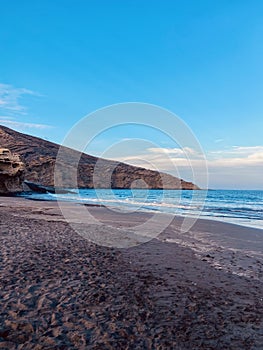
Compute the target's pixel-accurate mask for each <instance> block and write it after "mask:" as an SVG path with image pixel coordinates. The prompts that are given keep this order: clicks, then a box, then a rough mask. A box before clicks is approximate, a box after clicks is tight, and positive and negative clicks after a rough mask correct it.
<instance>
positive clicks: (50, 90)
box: [0, 0, 263, 189]
mask: <svg viewBox="0 0 263 350" xmlns="http://www.w3.org/2000/svg"><path fill="white" fill-rule="evenodd" d="M262 18H263V2H262V1H261V0H251V1H247V0H221V1H211V0H199V1H196V0H184V1H181V0H166V1H161V0H151V1H150V0H133V1H131V0H126V1H123V0H110V1H109V0H108V1H106V0H97V1H94V0H93V1H91V0H74V1H73V0H52V1H51V0H45V1H40V0H39V1H36V0H24V1H20V0H13V1H2V2H1V4H0V48H1V54H0V124H2V125H6V126H8V127H10V128H13V129H15V130H18V131H22V132H25V133H28V134H31V135H35V136H39V137H42V138H44V139H46V140H49V141H53V142H57V143H61V142H63V139H64V138H65V136H66V135H67V134H68V132H69V131H70V130H71V129H72V128H73V126H74V125H75V124H76V123H78V122H79V120H81V119H82V118H83V117H85V116H87V115H89V114H90V113H93V112H94V111H96V110H98V109H101V108H104V107H106V106H109V105H112V104H118V103H125V102H140V103H145V104H153V105H156V106H159V107H161V108H163V109H165V110H169V111H171V112H172V113H174V114H175V115H177V116H178V117H180V118H181V120H182V121H183V122H184V123H185V124H186V125H187V126H188V127H189V128H190V129H191V130H192V132H193V134H194V135H195V138H196V139H197V140H198V142H199V143H200V145H201V147H202V149H203V152H204V154H205V156H206V159H207V165H208V173H209V187H210V188H225V189H263V180H262V171H263V140H262V131H263V68H262V62H263V40H262V38H263V21H262ZM120 118H121V116H120ZM124 119H125V118H124ZM94 122H95V123H97V125H98V126H101V127H102V126H103V125H102V122H101V120H100V118H98V119H97V120H95V121H94ZM134 139H136V140H139V141H138V142H137V144H136V145H135V144H133V145H132V146H131V144H129V142H128V143H127V144H125V141H127V140H134ZM140 140H144V141H145V140H147V142H140ZM176 141H177V140H176V139H175V140H174V139H173V140H171V139H169V138H168V137H167V135H165V134H164V133H163V132H162V130H158V131H157V130H153V129H150V128H145V127H143V126H138V125H130V126H129V127H128V126H127V125H126V126H120V127H117V128H116V127H115V128H113V127H112V128H111V129H109V130H108V131H107V132H102V133H100V134H98V135H97V136H96V138H95V139H94V140H93V142H92V143H91V144H89V145H88V146H87V148H86V151H87V152H88V153H91V154H93V155H99V156H100V155H103V156H107V157H109V158H112V159H117V160H120V161H126V162H128V163H130V164H135V165H143V166H147V167H150V168H156V167H157V168H158V169H159V170H162V171H167V172H170V173H172V174H173V173H174V169H173V168H171V167H170V165H169V162H165V161H164V154H165V155H167V154H168V155H169V157H170V158H171V159H172V160H173V163H175V164H177V171H178V172H179V173H180V176H181V177H183V178H185V179H187V180H191V179H192V177H191V171H190V170H189V164H188V163H187V162H186V161H185V158H186V156H187V157H190V158H191V157H192V158H193V162H192V168H193V169H194V171H199V170H198V169H199V168H200V165H199V163H198V160H197V159H196V157H195V155H194V150H192V149H191V147H189V146H187V145H185V146H184V147H181V148H180V145H178V143H177V142H176ZM116 145H120V146H119V147H118V146H117V147H116ZM193 169H192V170H193Z"/></svg>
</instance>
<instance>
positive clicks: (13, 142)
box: [0, 126, 199, 190]
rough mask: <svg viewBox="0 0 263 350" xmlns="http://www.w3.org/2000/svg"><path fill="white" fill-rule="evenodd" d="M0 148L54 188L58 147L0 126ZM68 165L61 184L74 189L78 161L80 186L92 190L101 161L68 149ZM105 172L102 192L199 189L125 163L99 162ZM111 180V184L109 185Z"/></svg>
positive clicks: (31, 177) (31, 176)
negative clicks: (113, 189) (140, 189)
mask: <svg viewBox="0 0 263 350" xmlns="http://www.w3.org/2000/svg"><path fill="white" fill-rule="evenodd" d="M0 146H1V147H6V148H9V149H10V150H11V151H12V152H15V153H17V154H19V155H20V156H21V158H22V160H23V161H24V163H25V178H26V179H27V180H29V181H33V182H38V183H41V184H43V185H45V186H54V166H55V161H56V156H57V153H58V150H59V147H60V146H59V145H57V144H55V143H52V142H49V141H46V140H43V139H40V138H37V137H34V136H29V135H25V134H22V133H19V132H16V131H14V130H12V129H9V128H7V127H4V126H0ZM66 152H67V161H66V162H65V164H61V168H63V166H64V169H66V171H65V172H63V173H61V184H62V185H63V186H64V187H72V186H73V183H72V176H71V174H73V173H74V171H75V168H74V167H71V165H70V164H71V161H70V159H72V160H74V159H75V158H76V157H79V158H80V160H79V165H78V186H79V188H93V173H94V167H95V165H96V162H97V160H98V158H96V157H93V156H91V155H88V154H84V153H82V154H80V153H79V152H77V151H75V150H72V149H66ZM100 164H102V168H103V171H102V172H100V176H99V178H98V177H96V184H95V187H96V188H98V187H101V188H105V187H106V188H108V187H111V188H131V187H133V188H141V187H144V186H145V185H146V186H147V187H148V188H156V189H161V188H170V189H190V190H193V189H199V188H198V187H197V186H196V185H194V184H192V183H191V182H187V181H184V180H181V179H178V178H176V177H174V176H171V175H168V174H164V173H159V172H157V171H153V170H148V169H144V168H140V167H135V166H131V165H128V164H124V163H117V162H114V161H109V160H102V161H100ZM109 176H110V181H106V180H107V179H108V178H109Z"/></svg>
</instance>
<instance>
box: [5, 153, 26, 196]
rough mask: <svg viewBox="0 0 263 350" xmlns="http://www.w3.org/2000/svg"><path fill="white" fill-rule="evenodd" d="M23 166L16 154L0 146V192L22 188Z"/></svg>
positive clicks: (11, 191) (18, 190) (9, 192)
mask: <svg viewBox="0 0 263 350" xmlns="http://www.w3.org/2000/svg"><path fill="white" fill-rule="evenodd" d="M24 172H25V166H24V163H23V162H22V161H21V159H20V157H19V155H18V154H14V153H12V152H11V151H10V150H9V149H7V148H0V194H11V193H17V192H21V191H22V190H23V188H22V183H23V180H24Z"/></svg>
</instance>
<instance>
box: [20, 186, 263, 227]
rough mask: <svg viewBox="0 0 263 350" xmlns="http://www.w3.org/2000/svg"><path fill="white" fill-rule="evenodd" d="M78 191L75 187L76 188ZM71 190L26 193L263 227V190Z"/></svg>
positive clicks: (119, 208)
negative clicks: (66, 192) (54, 192)
mask: <svg viewBox="0 0 263 350" xmlns="http://www.w3.org/2000/svg"><path fill="white" fill-rule="evenodd" d="M73 191H74V190H73ZM74 192H75V193H68V194H58V195H55V194H39V193H32V192H29V193H24V194H23V195H22V196H23V197H25V198H29V199H42V200H57V199H59V200H63V201H73V202H78V203H85V204H101V205H105V206H107V207H109V208H112V209H114V210H125V211H146V212H149V211H158V212H161V213H170V214H174V215H179V216H191V217H197V216H199V217H200V218H203V219H212V220H219V221H225V222H228V223H233V224H239V225H242V226H248V227H255V228H260V229H263V191H256V190H254V191H251V190H209V191H178V190H138V189H133V190H131V189H129V190H126V189H125V190H124V189H117V190H105V189H97V190H94V189H81V190H75V191H74Z"/></svg>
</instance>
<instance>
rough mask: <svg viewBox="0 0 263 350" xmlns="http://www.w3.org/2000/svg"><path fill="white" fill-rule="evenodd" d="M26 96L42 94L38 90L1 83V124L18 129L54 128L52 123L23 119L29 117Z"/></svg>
mask: <svg viewBox="0 0 263 350" xmlns="http://www.w3.org/2000/svg"><path fill="white" fill-rule="evenodd" d="M25 96H41V95H40V94H39V93H38V92H35V91H32V90H29V89H26V88H17V87H14V86H12V85H9V84H2V83H0V113H1V114H2V115H1V114H0V124H2V125H5V126H7V127H11V128H15V129H18V130H24V129H38V130H44V129H49V128H52V126H50V125H46V124H39V123H34V122H27V121H21V118H23V119H25V118H26V117H27V118H28V108H27V106H26V105H25V104H23V103H22V102H23V101H22V99H23V98H24V97H25Z"/></svg>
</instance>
